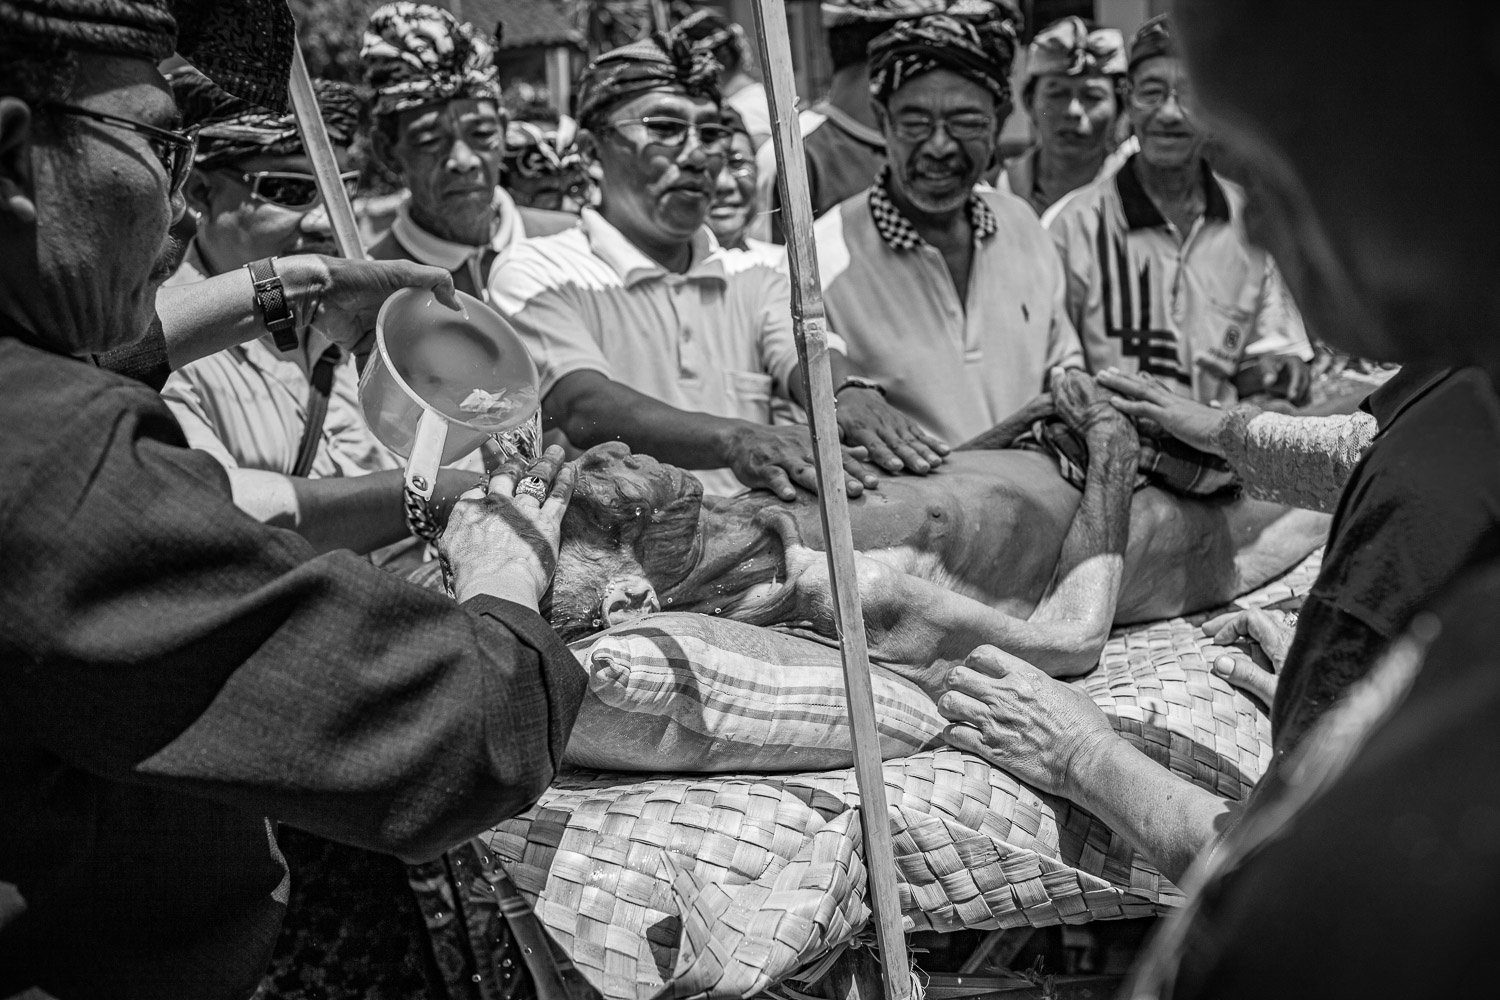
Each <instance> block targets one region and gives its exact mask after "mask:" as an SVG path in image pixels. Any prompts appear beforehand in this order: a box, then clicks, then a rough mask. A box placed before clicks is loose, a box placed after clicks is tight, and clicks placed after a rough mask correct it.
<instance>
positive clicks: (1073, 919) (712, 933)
mask: <svg viewBox="0 0 1500 1000" xmlns="http://www.w3.org/2000/svg"><path fill="white" fill-rule="evenodd" d="M1320 555H1321V554H1320V553H1315V554H1314V555H1313V556H1312V557H1310V558H1309V559H1308V560H1307V561H1305V562H1304V563H1302V564H1301V565H1299V566H1298V567H1297V568H1295V569H1294V570H1292V571H1291V572H1290V573H1288V574H1287V575H1286V576H1284V577H1282V578H1281V579H1279V580H1277V581H1276V582H1274V583H1272V584H1270V585H1268V586H1266V587H1264V588H1262V589H1261V590H1260V591H1257V592H1256V593H1254V594H1252V595H1249V596H1247V597H1245V598H1242V599H1241V600H1240V601H1238V602H1236V603H1237V605H1238V606H1242V607H1258V606H1265V605H1269V604H1275V603H1278V602H1282V601H1285V600H1287V599H1289V598H1294V597H1298V596H1300V595H1303V594H1305V593H1306V592H1307V589H1308V587H1310V585H1311V583H1312V581H1313V579H1314V578H1315V577H1316V574H1317V570H1318V567H1319V563H1320ZM1204 617H1206V616H1198V617H1197V618H1195V619H1194V621H1193V622H1189V621H1186V620H1184V619H1181V618H1178V619H1172V620H1170V621H1164V622H1157V623H1153V624H1150V625H1146V626H1137V627H1131V628H1129V629H1122V630H1118V631H1116V633H1115V634H1114V635H1113V636H1112V637H1111V638H1110V640H1109V642H1108V644H1107V646H1106V647H1105V651H1104V653H1103V656H1102V659H1101V664H1100V668H1099V669H1098V670H1096V671H1094V672H1093V673H1091V674H1089V675H1088V676H1087V677H1084V678H1082V679H1080V680H1078V681H1076V682H1075V683H1078V684H1080V685H1081V686H1082V687H1083V688H1084V689H1085V690H1087V691H1088V692H1089V694H1090V695H1091V696H1092V697H1093V698H1094V699H1095V701H1096V702H1098V704H1099V705H1100V706H1101V707H1102V708H1103V709H1104V711H1105V713H1106V714H1107V715H1109V716H1110V717H1111V718H1112V719H1113V720H1114V721H1115V724H1116V727H1117V728H1118V729H1119V730H1120V731H1121V732H1122V733H1123V734H1124V735H1125V736H1126V737H1127V738H1128V739H1130V740H1131V742H1133V743H1135V744H1136V745H1137V746H1139V747H1140V748H1141V749H1142V750H1144V751H1145V752H1146V753H1148V754H1149V755H1151V756H1152V757H1153V758H1154V759H1156V760H1157V761H1159V762H1160V763H1162V764H1163V765H1165V766H1167V767H1169V768H1171V769H1172V770H1173V771H1175V772H1177V773H1178V774H1181V775H1182V776H1183V777H1185V778H1187V779H1189V780H1191V781H1193V782H1196V783H1197V784H1199V785H1202V786H1204V787H1206V788H1208V789H1210V790H1212V791H1214V792H1217V793H1219V794H1221V795H1225V796H1228V797H1231V798H1240V797H1242V796H1243V795H1244V794H1245V793H1246V792H1247V791H1248V790H1249V788H1250V787H1251V786H1252V785H1253V784H1254V782H1255V780H1256V779H1257V778H1258V777H1259V775H1260V774H1261V771H1262V770H1263V767H1264V765H1265V763H1266V762H1267V761H1268V760H1269V754H1270V724H1269V722H1268V720H1267V719H1266V718H1265V716H1264V715H1262V714H1260V713H1259V712H1258V711H1257V710H1256V708H1255V706H1254V705H1253V704H1252V703H1251V702H1250V701H1249V700H1248V699H1246V698H1245V697H1244V696H1243V695H1241V694H1239V693H1238V692H1236V691H1235V690H1233V689H1232V688H1230V687H1229V685H1228V684H1227V683H1226V682H1225V681H1223V680H1221V679H1220V678H1218V677H1215V676H1214V675H1213V674H1212V672H1211V671H1210V670H1209V666H1208V664H1209V662H1210V660H1211V659H1212V657H1213V656H1214V655H1215V652H1216V650H1217V647H1215V646H1213V645H1211V644H1210V643H1209V642H1208V641H1207V640H1206V639H1205V638H1204V637H1203V635H1202V634H1201V631H1200V629H1199V628H1198V627H1197V624H1196V622H1201V621H1202V620H1203V618H1204ZM885 783H886V791H887V794H888V796H889V798H890V821H891V829H892V833H893V835H894V839H895V847H896V862H897V869H898V875H899V878H900V891H901V902H902V910H903V913H904V915H905V918H906V921H907V923H908V926H909V927H910V928H911V929H913V930H922V929H931V930H939V931H950V930H957V929H960V928H972V929H985V928H994V927H1015V926H1021V925H1032V926H1045V925H1050V924H1058V923H1082V922H1085V921H1089V920H1104V919H1116V918H1122V917H1135V916H1146V915H1149V914H1153V913H1157V912H1159V911H1160V910H1161V909H1162V908H1164V907H1169V906H1172V905H1173V904H1175V903H1176V902H1178V901H1179V899H1180V895H1179V893H1178V890H1177V888H1176V887H1175V886H1173V885H1172V883H1171V882H1169V881H1168V880H1167V879H1166V878H1164V877H1163V876H1162V875H1161V874H1159V873H1158V872H1157V871H1156V870H1155V869H1153V868H1152V867H1151V866H1150V865H1149V864H1147V863H1146V862H1145V861H1144V860H1142V859H1141V858H1139V857H1137V856H1136V855H1135V853H1134V852H1133V851H1132V850H1131V849H1130V847H1129V846H1128V845H1127V844H1126V843H1124V842H1123V840H1122V838H1120V837H1117V836H1115V835H1114V834H1113V833H1112V832H1111V831H1110V830H1109V829H1108V828H1107V827H1105V826H1104V824H1102V823H1101V822H1099V821H1098V820H1097V819H1095V818H1094V817H1093V816H1091V815H1089V814H1088V813H1086V812H1084V811H1083V810H1081V809H1077V808H1075V807H1073V806H1071V805H1070V804H1069V803H1067V802H1066V801H1064V800H1062V799H1058V798H1055V797H1052V796H1047V795H1042V794H1039V793H1037V792H1034V791H1033V790H1031V789H1030V788H1028V787H1027V786H1025V785H1023V784H1021V783H1019V782H1017V781H1016V780H1015V779H1013V778H1011V777H1010V776H1009V775H1008V774H1006V773H1004V772H1002V771H999V770H996V769H994V768H992V767H990V766H989V765H987V764H985V763H984V762H983V761H981V760H980V759H978V758H976V757H973V756H970V755H967V754H964V753H961V752H959V751H957V750H952V749H947V748H944V749H937V750H930V751H926V752H923V753H919V754H916V755H914V756H911V757H908V758H905V759H902V760H895V761H889V762H887V763H886V764H885ZM858 801H859V795H858V791H857V789H856V786H855V781H854V775H853V771H852V770H841V771H826V772H816V773H807V774H777V775H742V776H728V777H725V776H718V775H716V776H712V777H707V776H700V777H693V776H684V775H659V776H651V777H644V778H643V777H642V776H641V775H640V774H607V773H601V772H593V771H570V772H566V773H564V774H562V775H561V776H560V777H559V778H558V780H557V781H556V783H555V784H554V786H553V787H552V788H551V789H549V790H548V791H547V793H546V794H545V795H544V796H543V797H542V799H541V801H540V802H539V803H538V804H537V806H536V807H534V808H533V809H531V810H530V811H529V812H527V813H525V814H524V815H522V816H519V817H517V818H515V819H513V820H509V821H507V822H505V823H502V824H501V825H500V826H498V827H496V828H495V829H494V830H492V831H491V832H490V834H489V835H488V836H487V837H486V838H484V839H486V840H487V842H488V844H489V846H490V848H491V850H493V851H494V852H495V854H496V855H497V857H498V860H499V861H500V863H501V865H502V866H503V867H504V868H505V869H506V870H507V871H508V872H509V873H510V875H511V877H512V878H513V879H514V880H515V882H516V884H517V885H518V886H519V887H520V889H521V891H522V892H523V893H524V894H525V895H527V896H528V897H529V898H531V899H532V900H533V901H534V902H535V906H536V912H537V915H538V916H539V917H540V918H541V920H542V922H543V924H544V925H545V926H546V927H547V929H548V931H549V932H550V933H551V934H552V936H553V937H554V938H555V940H556V942H557V943H558V944H559V945H560V946H561V948H562V949H563V951H565V952H566V953H567V955H568V956H569V957H570V958H571V959H572V961H573V962H574V963H575V964H576V965H577V967H578V968H579V969H580V970H581V971H582V972H583V974H584V975H585V976H586V977H587V978H588V980H589V981H590V982H591V983H592V984H593V985H594V986H595V987H596V988H597V989H598V990H599V991H600V992H601V993H602V994H603V995H604V996H605V997H607V998H611V1000H646V998H648V997H654V996H658V995H661V996H667V997H722V998H738V997H748V996H750V995H752V994H754V993H757V992H759V991H760V990H762V989H764V988H765V987H766V986H768V985H771V984H773V983H776V982H778V981H780V980H782V979H785V978H789V977H793V976H794V974H796V973H798V971H799V970H803V971H804V972H805V970H806V969H807V968H808V967H809V966H810V965H812V964H813V963H816V962H818V961H819V960H820V959H822V958H824V957H826V956H827V955H828V954H829V953H830V952H831V951H833V950H834V949H836V948H837V947H838V946H840V945H842V944H844V943H846V942H848V941H850V940H851V939H853V938H854V937H855V936H856V935H858V934H859V933H860V932H861V930H862V929H863V928H864V927H865V924H866V923H867V921H868V920H869V915H870V913H869V909H868V906H867V903H866V899H865V892H866V878H865V868H864V864H863V860H862V856H861V849H860V841H861V837H860V825H859V817H858V813H857V811H856V808H857V805H858Z"/></svg>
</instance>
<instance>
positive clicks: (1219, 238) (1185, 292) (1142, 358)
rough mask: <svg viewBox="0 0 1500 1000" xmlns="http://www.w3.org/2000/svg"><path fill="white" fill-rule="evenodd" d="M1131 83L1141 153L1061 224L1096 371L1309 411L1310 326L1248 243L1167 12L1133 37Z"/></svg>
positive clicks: (1069, 210) (1073, 310)
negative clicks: (1269, 399)
mask: <svg viewBox="0 0 1500 1000" xmlns="http://www.w3.org/2000/svg"><path fill="white" fill-rule="evenodd" d="M1128 83H1129V96H1128V101H1127V111H1128V114H1129V115H1130V122H1131V125H1132V126H1133V130H1134V132H1135V134H1136V136H1137V137H1138V138H1139V141H1140V152H1138V153H1136V154H1135V155H1134V156H1132V157H1131V158H1130V159H1129V160H1128V161H1126V163H1125V165H1124V166H1122V167H1121V168H1120V170H1119V172H1118V173H1117V174H1115V176H1113V177H1109V178H1105V179H1103V180H1100V181H1097V182H1095V183H1094V184H1093V185H1091V186H1090V187H1087V188H1085V189H1083V190H1081V191H1079V192H1077V193H1076V194H1074V195H1073V196H1072V197H1071V198H1070V199H1069V200H1068V202H1067V204H1065V205H1064V206H1062V207H1061V208H1060V209H1059V210H1058V212H1057V215H1056V217H1055V218H1053V219H1052V220H1051V222H1050V224H1049V229H1050V231H1051V233H1052V237H1053V240H1054V241H1055V242H1056V244H1057V248H1058V251H1059V252H1060V253H1061V254H1062V258H1063V266H1064V268H1065V270H1066V271H1067V277H1068V315H1069V316H1070V317H1071V319H1072V320H1073V325H1074V326H1075V327H1077V329H1078V331H1079V334H1080V335H1081V336H1082V338H1083V346H1084V352H1085V354H1086V355H1087V360H1088V365H1089V369H1090V370H1091V371H1095V372H1098V371H1102V370H1104V369H1106V368H1119V369H1123V370H1125V371H1132V372H1134V371H1139V372H1145V373H1147V374H1151V375H1155V376H1157V377H1158V378H1160V379H1162V380H1163V381H1164V382H1166V383H1167V384H1168V385H1170V386H1172V387H1173V388H1174V389H1175V390H1176V391H1178V392H1180V393H1182V394H1183V395H1186V396H1191V397H1194V398H1196V399H1197V400H1198V401H1199V402H1202V403H1213V402H1217V403H1221V404H1229V403H1233V402H1234V401H1236V400H1237V399H1239V398H1240V397H1241V396H1248V395H1255V394H1269V395H1271V396H1274V397H1279V398H1283V399H1287V400H1290V401H1292V402H1293V403H1298V402H1305V401H1306V399H1307V396H1308V392H1309V390H1310V388H1311V382H1312V378H1311V369H1310V368H1309V366H1308V362H1309V361H1311V360H1312V356H1313V352H1312V346H1311V345H1310V344H1309V343H1308V339H1307V334H1306V332H1305V330H1304V329H1303V324H1302V318H1301V316H1300V315H1299V314H1298V312H1297V308H1296V306H1295V305H1294V304H1293V303H1292V300H1291V297H1290V296H1289V295H1288V294H1287V290H1286V287H1285V285H1284V284H1283V282H1282V280H1281V276H1280V275H1279V274H1278V273H1277V270H1276V265H1275V263H1274V262H1273V261H1272V260H1271V257H1270V256H1269V255H1268V254H1266V253H1265V252H1264V251H1263V250H1260V249H1258V248H1256V247H1254V246H1251V245H1250V244H1249V243H1248V242H1247V241H1246V240H1245V235H1244V229H1243V222H1242V215H1243V212H1244V195H1243V192H1241V190H1240V189H1239V188H1238V187H1237V186H1236V185H1234V184H1232V183H1230V182H1228V181H1226V180H1225V179H1224V178H1222V177H1220V176H1219V175H1218V174H1216V173H1215V172H1214V171H1213V170H1212V169H1211V168H1210V166H1209V163H1208V160H1207V159H1206V157H1205V155H1204V140H1205V135H1204V133H1203V129H1202V126H1201V125H1200V124H1199V123H1198V122H1197V121H1196V120H1195V118H1194V117H1193V99H1192V92H1191V89H1190V85H1189V81H1188V78H1187V74H1186V71H1185V69H1184V67H1183V65H1182V60H1181V58H1179V56H1178V54H1177V51H1176V47H1175V45H1174V43H1173V40H1172V27H1171V24H1170V22H1169V21H1168V20H1167V17H1166V15H1161V16H1159V17H1155V18H1152V19H1151V20H1149V21H1147V22H1146V23H1145V24H1143V25H1141V27H1140V29H1139V30H1137V32H1136V33H1135V36H1134V37H1133V38H1132V39H1131V42H1130V53H1129V80H1128Z"/></svg>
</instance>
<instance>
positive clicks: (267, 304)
mask: <svg viewBox="0 0 1500 1000" xmlns="http://www.w3.org/2000/svg"><path fill="white" fill-rule="evenodd" d="M245 268H246V270H248V271H249V272H250V281H251V283H252V284H253V285H254V286H255V304H256V306H257V307H259V309H260V319H261V322H262V323H264V324H265V326H266V329H267V330H270V331H271V336H272V337H273V338H274V339H275V341H276V349H277V350H280V351H291V350H295V349H296V347H297V318H296V317H295V316H293V315H292V307H291V304H290V303H288V302H287V300H286V287H285V286H284V285H282V283H281V276H280V275H279V274H277V273H276V258H275V257H262V258H261V259H260V260H252V261H251V262H250V263H248V264H246V265H245Z"/></svg>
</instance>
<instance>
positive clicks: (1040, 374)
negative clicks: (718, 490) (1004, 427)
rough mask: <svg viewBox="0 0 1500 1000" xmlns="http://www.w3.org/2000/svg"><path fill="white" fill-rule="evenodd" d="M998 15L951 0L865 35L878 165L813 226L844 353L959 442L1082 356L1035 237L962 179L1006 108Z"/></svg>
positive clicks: (1034, 230)
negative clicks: (883, 158)
mask: <svg viewBox="0 0 1500 1000" xmlns="http://www.w3.org/2000/svg"><path fill="white" fill-rule="evenodd" d="M1015 43H1016V35H1015V29H1014V26H1013V23H1012V21H1011V20H1010V19H1009V17H1007V16H1006V12H1005V11H1004V10H1003V9H1001V8H999V7H997V6H996V5H994V4H992V3H988V2H986V0H960V2H959V3H956V4H954V5H952V6H951V7H949V8H948V10H947V11H946V12H945V13H941V14H931V15H928V16H926V17H921V18H916V19H914V20H910V21H901V22H899V23H898V24H897V25H896V26H895V27H893V28H891V29H890V30H889V31H887V32H886V33H884V34H882V35H880V36H879V37H877V38H876V39H875V40H874V41H873V42H872V43H871V44H870V93H871V96H872V102H873V104H874V107H875V110H876V117H877V119H878V120H879V122H880V126H881V128H882V130H883V131H884V134H885V143H886V148H887V150H888V159H889V164H888V166H887V167H886V169H885V171H884V172H883V173H882V174H881V175H880V177H879V178H878V179H877V180H876V182H875V184H874V186H873V187H871V188H869V189H868V190H867V191H864V192H862V193H860V194H857V195H855V196H854V197H852V198H850V199H848V200H847V201H845V202H844V203H842V204H841V205H838V206H837V207H835V208H834V209H833V210H832V211H830V212H829V213H828V214H827V215H825V216H823V218H821V219H819V220H818V222H817V227H816V233H817V244H818V271H819V274H820V276H821V277H822V281H823V303H824V307H825V308H826V309H827V311H828V321H829V326H830V328H831V329H833V330H834V331H835V332H837V333H838V334H839V335H840V336H842V337H843V338H844V340H845V342H846V343H848V345H849V362H850V364H851V365H852V366H853V368H854V369H855V370H856V371H858V372H859V373H860V375H862V376H868V377H869V378H872V379H874V380H875V381H876V382H877V383H878V384H879V385H880V386H881V387H882V390H883V391H884V392H885V393H886V394H887V397H888V398H889V399H890V400H891V402H892V404H894V405H895V406H896V408H897V409H899V410H901V411H902V412H903V413H905V414H907V415H908V416H910V417H912V418H913V419H914V420H916V421H917V422H918V423H919V424H920V425H921V426H922V427H923V428H924V429H926V430H927V431H928V432H929V433H932V434H935V435H937V436H938V437H940V438H942V439H944V440H947V441H951V442H954V443H958V442H963V441H967V440H969V439H971V438H973V437H975V436H977V435H979V434H982V433H984V432H985V431H987V430H989V429H990V428H992V427H994V426H995V425H996V424H998V423H999V422H1000V421H1001V420H1003V419H1005V418H1006V417H1008V416H1010V415H1011V414H1012V413H1014V412H1016V411H1017V410H1019V409H1020V408H1021V407H1022V406H1023V405H1025V404H1026V403H1027V402H1028V401H1029V400H1031V399H1032V398H1034V397H1035V396H1036V395H1037V394H1038V393H1040V392H1041V391H1042V390H1043V388H1044V387H1045V383H1046V381H1047V378H1048V373H1049V372H1050V371H1051V370H1052V369H1053V368H1055V367H1058V366H1062V367H1077V366H1079V365H1081V364H1082V358H1081V351H1080V349H1079V346H1078V335H1077V334H1076V333H1075V332H1074V330H1073V326H1072V324H1071V323H1070V322H1069V320H1068V314H1067V310H1066V308H1065V304H1064V292H1065V287H1066V286H1065V283H1064V281H1063V272H1062V267H1061V265H1060V264H1059V262H1058V260H1057V255H1056V254H1055V253H1053V252H1052V251H1051V249H1050V241H1049V239H1048V238H1047V233H1046V231H1045V230H1043V229H1042V227H1041V224H1040V223H1038V222H1037V220H1036V216H1035V214H1034V213H1033V212H1032V211H1031V209H1030V208H1029V207H1028V206H1027V205H1026V203H1025V202H1023V201H1022V200H1021V199H1019V198H1017V197H1015V196H1014V195H1010V194H1004V193H1001V192H998V191H989V190H985V191H981V190H978V189H977V188H976V185H977V184H978V183H979V181H980V178H981V176H982V175H983V173H984V169H985V167H986V166H987V165H988V164H989V162H990V159H991V157H992V156H993V155H994V151H995V147H996V143H997V142H998V139H999V135H1000V127H1001V124H1002V123H1003V122H1004V120H1005V116H1006V114H1007V113H1008V112H1009V110H1010V85H1009V82H1008V80H1009V75H1010V68H1011V58H1012V54H1013V53H1014V46H1015Z"/></svg>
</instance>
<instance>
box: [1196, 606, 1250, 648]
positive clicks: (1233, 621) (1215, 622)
mask: <svg viewBox="0 0 1500 1000" xmlns="http://www.w3.org/2000/svg"><path fill="white" fill-rule="evenodd" d="M1203 634H1204V635H1206V636H1208V637H1209V638H1210V639H1212V640H1213V641H1214V642H1217V643H1226V642H1233V641H1235V640H1236V639H1238V638H1240V637H1241V636H1246V635H1249V634H1250V631H1249V626H1248V625H1246V624H1245V613H1244V612H1243V611H1226V612H1225V613H1224V614H1222V615H1215V616H1214V617H1213V618H1210V619H1209V620H1208V621H1206V622H1204V623H1203Z"/></svg>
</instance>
